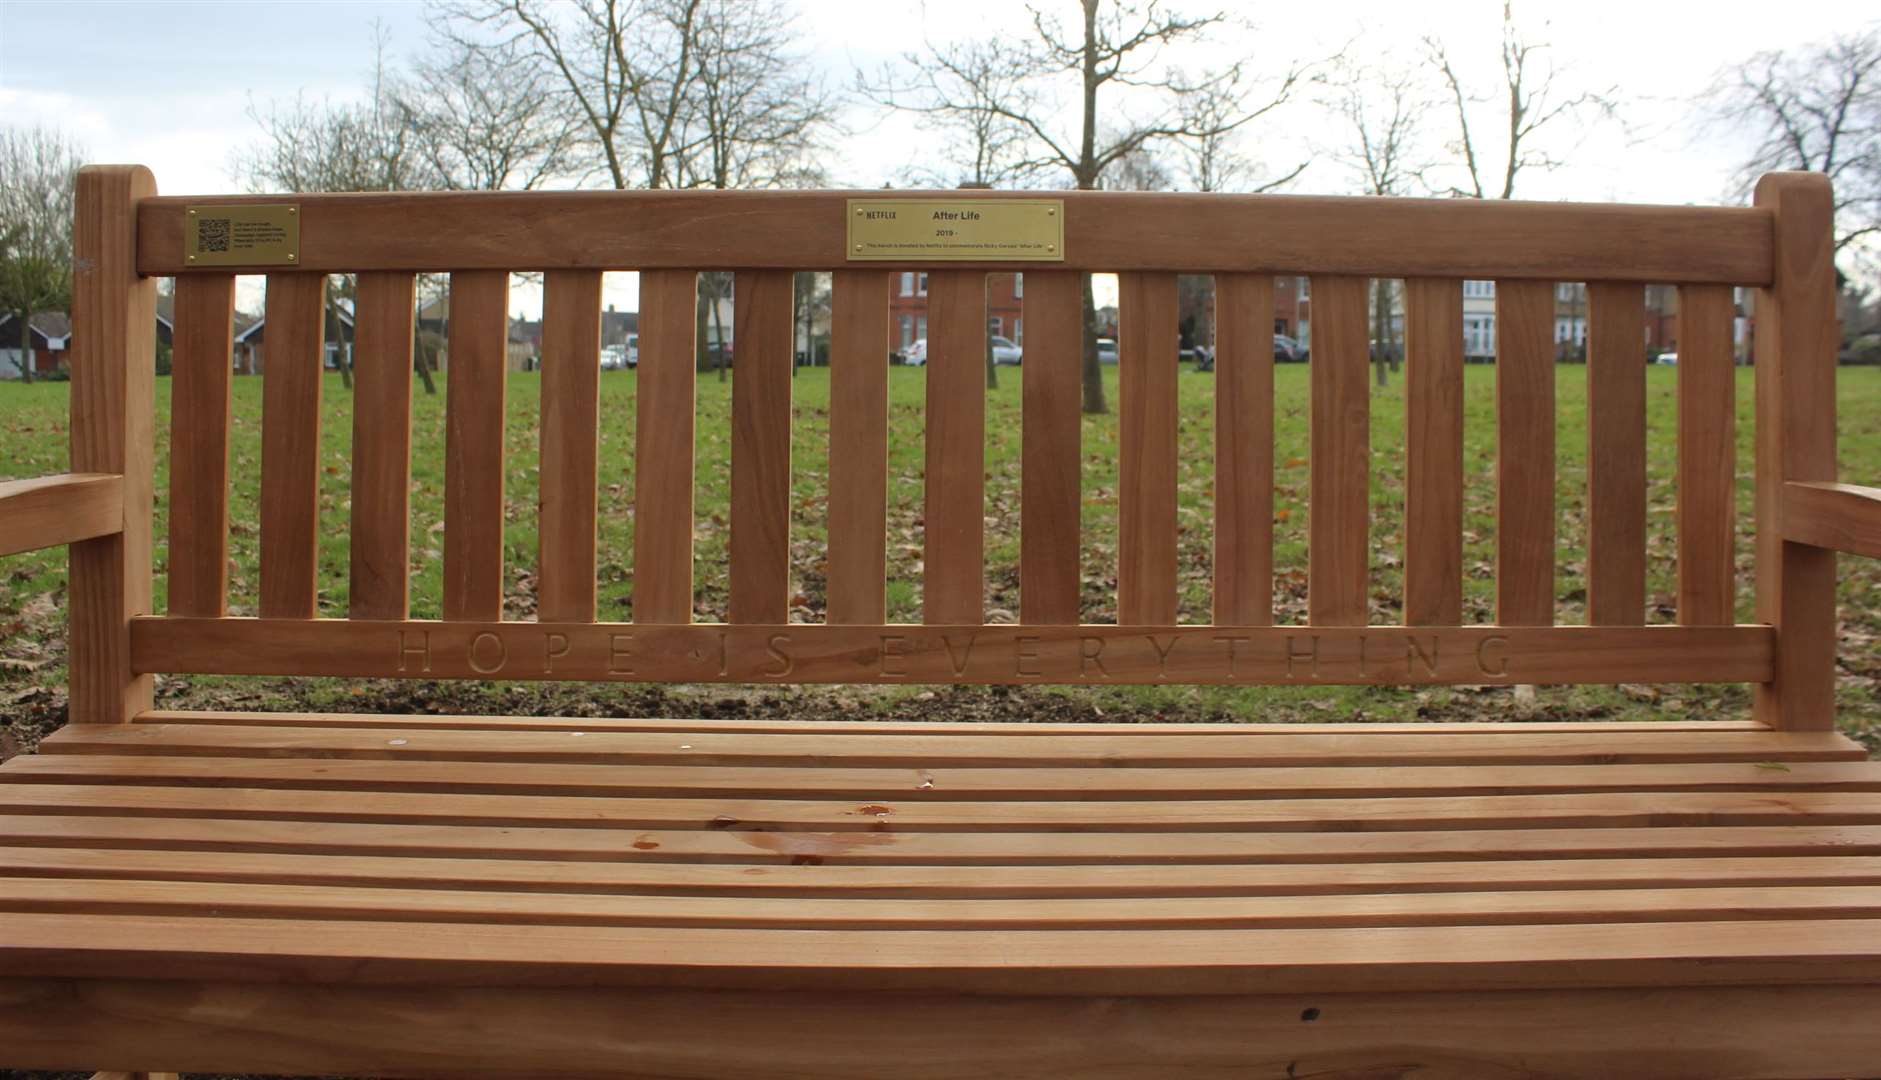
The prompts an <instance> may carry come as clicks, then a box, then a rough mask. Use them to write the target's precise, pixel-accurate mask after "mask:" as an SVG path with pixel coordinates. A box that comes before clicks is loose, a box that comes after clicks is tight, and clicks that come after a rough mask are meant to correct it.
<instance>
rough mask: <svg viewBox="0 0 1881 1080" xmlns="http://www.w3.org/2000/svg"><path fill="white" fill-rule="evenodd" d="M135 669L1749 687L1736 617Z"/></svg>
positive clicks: (1052, 631)
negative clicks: (1713, 622)
mask: <svg viewBox="0 0 1881 1080" xmlns="http://www.w3.org/2000/svg"><path fill="white" fill-rule="evenodd" d="M132 642H133V656H134V658H135V661H136V664H137V667H138V670H140V671H149V672H164V673H178V674H184V673H187V674H227V675H332V676H348V677H350V676H385V677H401V676H402V677H405V678H459V679H469V678H503V679H593V680H596V681H611V682H757V683H765V682H770V683H817V682H839V683H840V682H857V683H865V682H866V683H897V682H900V683H998V684H1008V683H1009V684H1024V683H1078V684H1086V685H1106V684H1124V683H1162V682H1168V683H1178V684H1180V683H1190V682H1194V683H1219V684H1229V683H1235V684H1240V683H1247V684H1254V683H1282V682H1287V683H1324V684H1328V685H1332V684H1381V685H1383V684H1410V683H1417V684H1422V683H1471V684H1474V683H1499V684H1507V683H1573V682H1587V683H1615V682H1742V681H1759V680H1761V678H1762V677H1764V676H1767V675H1768V674H1769V672H1770V657H1771V637H1770V634H1769V633H1768V631H1766V630H1764V629H1763V628H1760V627H1757V626H1739V627H1669V626H1652V627H1630V628H1620V627H1613V628H1607V627H1598V628H1590V627H1540V628H1532V629H1526V630H1523V629H1517V628H1511V627H1465V628H1460V629H1459V628H1454V627H1449V628H1422V627H1419V628H1412V629H1404V628H1398V627H1345V628H1340V627H1320V628H1314V629H1313V630H1311V631H1307V630H1302V629H1301V628H1298V627H1232V628H1224V627H1167V626H1147V627H1146V626H1108V625H1106V626H1081V627H1054V626H1038V627H1032V626H1026V627H1016V626H1011V625H1000V626H963V627H956V626H949V625H940V626H934V625H927V626H920V625H909V624H890V625H878V626H819V625H814V624H790V623H782V624H773V625H729V624H698V625H694V626H683V627H680V626H647V627H639V628H637V627H636V625H633V624H626V623H600V624H593V623H588V624H583V623H529V624H521V625H515V626H511V625H510V624H506V623H498V622H463V623H451V624H440V623H433V622H407V623H374V624H366V623H339V624H334V625H328V624H325V623H319V624H313V625H308V626H295V625H294V624H292V623H291V622H286V621H262V622H256V621H254V620H239V619H223V620H214V619H138V620H135V621H134V623H133V625H132Z"/></svg>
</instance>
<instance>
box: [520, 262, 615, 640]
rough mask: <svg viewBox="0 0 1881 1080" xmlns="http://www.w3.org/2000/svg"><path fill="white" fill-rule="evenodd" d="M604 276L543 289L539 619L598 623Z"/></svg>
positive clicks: (575, 274) (550, 277)
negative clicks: (596, 566)
mask: <svg viewBox="0 0 1881 1080" xmlns="http://www.w3.org/2000/svg"><path fill="white" fill-rule="evenodd" d="M600 356H601V273H600V271H598V270H551V271H549V272H548V274H547V276H546V277H545V279H544V281H543V290H542V473H541V496H540V497H541V513H542V531H541V534H540V537H539V540H540V546H539V551H540V556H539V561H538V566H537V569H536V589H537V596H536V608H537V611H536V616H537V618H539V619H541V620H542V621H544V622H593V621H594V603H595V600H594V593H595V586H594V552H595V538H594V537H595V528H596V522H595V485H596V480H597V477H596V470H597V464H598V463H597V460H596V454H597V450H596V433H597V429H598V426H599V424H600V400H601V364H600Z"/></svg>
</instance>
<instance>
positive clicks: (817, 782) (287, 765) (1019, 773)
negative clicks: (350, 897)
mask: <svg viewBox="0 0 1881 1080" xmlns="http://www.w3.org/2000/svg"><path fill="white" fill-rule="evenodd" d="M8 781H19V782H23V783H49V782H54V783H125V784H137V783H147V784H190V785H206V786H211V787H285V788H309V789H329V790H346V789H359V790H370V789H379V788H384V789H389V790H405V791H445V792H456V793H461V794H504V793H512V794H523V793H531V794H556V793H562V794H571V795H597V796H598V795H641V796H658V797H663V798H684V797H691V796H710V795H721V794H726V793H739V794H741V795H744V796H748V797H751V798H789V797H793V796H801V795H829V796H835V795H842V796H854V797H857V798H862V799H880V798H895V799H904V800H914V801H919V802H955V801H962V800H970V799H1014V800H1019V799H1075V800H1092V799H1145V798H1152V799H1153V798H1166V799H1230V798H1251V797H1260V798H1299V797H1310V796H1315V795H1321V794H1329V795H1330V794H1339V793H1349V794H1363V795H1366V796H1369V797H1378V798H1382V797H1398V796H1416V795H1439V794H1456V795H1462V794H1473V795H1498V794H1545V793H1560V794H1567V793H1573V792H1583V791H1881V763H1873V762H1864V761H1833V762H1829V761H1825V762H1798V763H1795V764H1778V763H1773V762H1764V761H1756V762H1739V763H1732V764H1698V765H1662V764H1654V765H1432V766H1360V767H1339V766H1315V767H1308V768H1285V767H1281V768H1273V767H1245V768H1218V767H1210V766H1192V767H1188V768H1181V769H1148V768H1132V767H1129V766H1122V767H1116V766H1113V767H1107V768H1073V767H1066V768H1052V769H1034V768H1024V767H1014V768H1000V769H984V768H956V767H952V766H946V765H939V766H935V767H932V768H902V769H881V768H817V767H805V766H791V767H764V766H738V765H706V766H699V765H617V764H615V765H567V764H531V765H529V766H527V767H526V768H516V767H514V766H512V765H510V764H508V763H505V762H462V761H452V762H439V761H386V760H359V759H350V758H315V759H307V758H276V757H266V758H254V757H198V756H191V755H175V756H172V755H151V754H124V755H115V754H89V753H88V754H38V755H34V756H30V757H25V758H22V759H20V760H19V762H18V763H17V764H14V765H11V766H10V767H9V768H8V769H7V770H6V771H5V772H0V784H4V783H6V782H8Z"/></svg>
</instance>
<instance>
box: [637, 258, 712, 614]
mask: <svg viewBox="0 0 1881 1080" xmlns="http://www.w3.org/2000/svg"><path fill="white" fill-rule="evenodd" d="M698 293H699V275H698V273H697V272H695V271H692V270H657V271H645V272H642V273H641V275H640V368H639V371H638V372H637V373H636V375H635V380H636V383H637V388H636V390H635V393H636V395H637V396H636V398H635V401H634V410H635V421H634V423H635V429H634V461H635V462H636V463H639V462H656V463H657V465H655V466H654V467H651V468H648V467H642V466H641V465H639V464H636V465H635V467H634V597H633V604H634V621H635V622H642V623H687V622H691V621H692V464H693V461H692V453H693V449H692V435H693V416H694V411H695V405H694V401H693V376H694V363H695V361H694V357H693V346H694V335H695V329H694V322H693V313H694V310H695V306H694V305H695V304H696V303H697V302H698Z"/></svg>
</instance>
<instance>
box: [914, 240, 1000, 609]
mask: <svg viewBox="0 0 1881 1080" xmlns="http://www.w3.org/2000/svg"><path fill="white" fill-rule="evenodd" d="M927 303H928V349H927V474H926V480H925V483H926V506H925V510H924V515H923V516H924V520H925V523H924V525H923V527H922V556H921V557H922V560H923V562H924V563H925V564H926V571H925V573H924V574H923V576H922V582H921V619H922V621H923V622H927V623H940V624H952V625H976V624H978V623H979V622H980V620H981V618H982V613H983V611H984V594H985V592H986V558H985V550H986V476H985V468H986V275H985V274H984V273H982V272H981V271H978V270H951V269H950V270H938V271H935V272H933V273H931V274H929V275H928V298H927Z"/></svg>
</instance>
